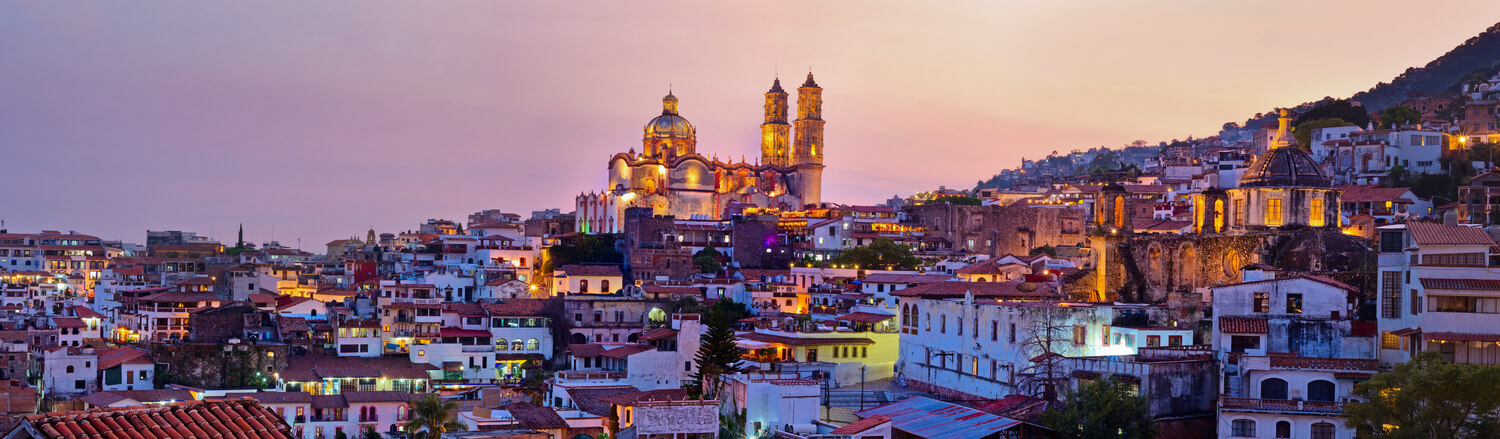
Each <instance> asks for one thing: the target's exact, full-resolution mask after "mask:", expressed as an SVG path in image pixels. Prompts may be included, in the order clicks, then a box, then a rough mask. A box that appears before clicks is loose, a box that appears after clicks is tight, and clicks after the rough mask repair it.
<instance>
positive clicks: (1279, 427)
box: [1276, 421, 1292, 438]
mask: <svg viewBox="0 0 1500 439" xmlns="http://www.w3.org/2000/svg"><path fill="white" fill-rule="evenodd" d="M1276 437H1277V438H1290V437H1292V423H1291V422H1287V421H1276Z"/></svg>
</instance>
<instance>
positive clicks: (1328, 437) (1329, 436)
mask: <svg viewBox="0 0 1500 439" xmlns="http://www.w3.org/2000/svg"><path fill="white" fill-rule="evenodd" d="M1333 437H1334V433H1333V424H1330V423H1327V422H1319V423H1316V424H1313V425H1312V439H1333Z"/></svg>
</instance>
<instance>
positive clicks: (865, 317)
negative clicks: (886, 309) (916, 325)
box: [834, 311, 896, 323]
mask: <svg viewBox="0 0 1500 439" xmlns="http://www.w3.org/2000/svg"><path fill="white" fill-rule="evenodd" d="M893 318H896V316H894V315H891V314H877V313H873V312H864V311H859V312H851V313H848V314H844V315H841V316H838V317H834V320H844V321H849V322H861V323H880V322H884V321H886V320H890V319H893Z"/></svg>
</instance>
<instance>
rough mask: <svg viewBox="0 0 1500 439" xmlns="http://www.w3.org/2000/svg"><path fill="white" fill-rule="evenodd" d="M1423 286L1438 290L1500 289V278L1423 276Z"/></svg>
mask: <svg viewBox="0 0 1500 439" xmlns="http://www.w3.org/2000/svg"><path fill="white" fill-rule="evenodd" d="M1421 281H1422V288H1428V289H1437V290H1474V291H1500V280H1496V279H1432V278H1422V279H1421Z"/></svg>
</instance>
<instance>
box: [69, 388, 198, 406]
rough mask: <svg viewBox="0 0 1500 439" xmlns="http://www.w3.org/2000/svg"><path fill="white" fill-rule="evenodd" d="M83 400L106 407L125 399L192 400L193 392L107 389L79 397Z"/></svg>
mask: <svg viewBox="0 0 1500 439" xmlns="http://www.w3.org/2000/svg"><path fill="white" fill-rule="evenodd" d="M79 399H81V400H83V402H87V403H89V404H90V405H93V406H96V407H104V406H108V405H110V404H114V403H117V402H120V401H124V400H127V399H128V400H131V401H135V402H139V403H142V404H145V403H153V402H169V401H192V400H194V399H196V398H193V392H192V391H190V390H186V389H154V390H106V391H103V392H96V393H92V394H89V395H87V396H84V397H82V398H79Z"/></svg>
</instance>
